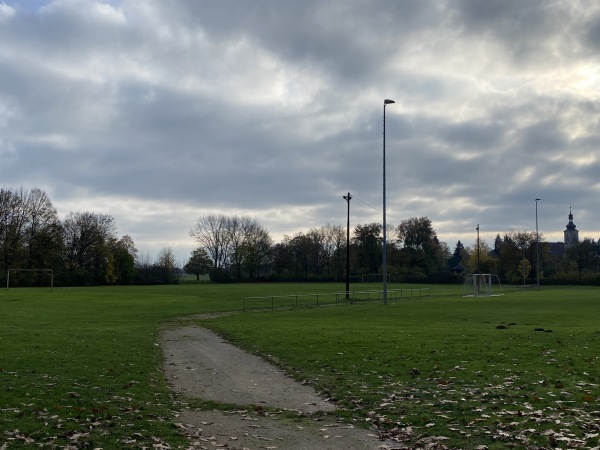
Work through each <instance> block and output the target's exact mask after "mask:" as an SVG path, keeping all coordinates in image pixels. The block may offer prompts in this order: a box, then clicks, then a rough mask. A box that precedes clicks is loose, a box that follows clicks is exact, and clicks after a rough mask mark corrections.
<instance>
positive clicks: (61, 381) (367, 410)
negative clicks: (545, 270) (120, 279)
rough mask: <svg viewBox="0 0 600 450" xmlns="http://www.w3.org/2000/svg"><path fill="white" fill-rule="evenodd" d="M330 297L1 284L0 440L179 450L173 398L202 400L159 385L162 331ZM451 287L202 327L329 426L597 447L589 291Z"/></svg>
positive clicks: (198, 287) (279, 290) (412, 436)
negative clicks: (279, 369)
mask: <svg viewBox="0 0 600 450" xmlns="http://www.w3.org/2000/svg"><path fill="white" fill-rule="evenodd" d="M373 287H374V288H378V286H373ZM390 288H400V286H390ZM360 289H364V287H363V286H362V285H361V286H360ZM340 290H343V285H337V284H336V285H333V284H262V285H225V286H216V285H211V284H183V285H178V286H158V287H111V288H69V289H67V288H64V289H55V290H54V292H50V290H49V289H10V290H3V291H2V292H0V448H3V446H5V447H4V448H7V449H12V448H20V447H23V448H39V447H42V448H43V447H47V448H68V447H67V446H71V448H104V449H112V448H115V449H116V448H127V447H129V448H142V447H148V448H152V447H153V446H155V448H167V446H169V447H170V448H187V443H186V441H185V438H184V437H183V436H182V435H181V434H180V431H179V429H178V428H177V427H176V426H175V425H174V423H175V421H176V419H175V418H174V416H173V412H174V411H176V410H177V409H178V408H179V407H180V402H187V403H188V404H190V405H193V406H196V407H200V408H201V407H207V406H206V405H204V404H203V403H202V402H193V401H190V400H189V399H184V398H176V397H173V396H172V395H171V393H170V392H169V389H168V387H167V385H166V383H165V380H164V377H163V374H162V371H161V353H160V347H159V346H158V332H159V329H160V327H161V326H174V325H176V324H177V322H178V321H179V320H180V318H181V317H184V316H190V315H194V314H198V313H206V312H222V311H240V310H241V308H242V305H243V299H244V298H246V297H253V296H254V297H258V296H272V295H282V296H283V295H291V294H301V293H311V294H314V293H328V292H335V291H340ZM461 292H462V288H461V287H452V288H447V287H439V286H431V293H432V294H434V295H432V296H431V297H415V298H403V299H401V300H391V301H390V302H389V303H388V305H382V304H381V303H379V302H368V303H353V304H341V305H338V306H322V307H318V308H317V307H313V308H299V309H292V310H275V311H270V310H268V311H247V312H244V313H240V314H233V315H229V316H223V317H220V318H218V319H212V320H210V321H202V324H203V325H205V326H208V327H210V328H212V329H214V330H216V331H218V332H220V333H222V334H224V335H226V336H227V338H228V339H230V340H231V341H233V342H234V343H236V344H238V345H240V346H241V347H244V348H247V349H249V350H251V351H253V352H256V353H259V354H262V355H264V356H266V357H268V358H269V359H271V360H273V361H276V362H277V363H278V364H280V365H281V366H283V367H285V368H286V370H287V371H288V372H289V373H290V374H292V375H293V376H295V377H296V378H298V379H300V380H307V381H308V382H310V383H311V384H312V385H313V386H315V388H316V389H317V390H319V391H320V392H322V393H323V395H326V396H328V397H330V398H332V399H334V400H335V401H336V402H337V404H338V405H340V406H342V409H341V410H340V412H338V413H336V414H337V415H339V417H340V418H341V419H344V420H348V421H353V422H354V423H357V424H360V425H364V426H369V425H371V426H377V427H379V428H381V429H382V430H387V432H388V433H389V435H390V436H393V437H394V438H395V439H397V440H399V441H402V442H404V443H410V445H413V446H415V447H416V446H418V445H423V446H424V445H427V444H431V443H433V442H439V443H441V444H443V445H445V446H447V447H448V448H476V447H477V446H478V445H481V446H486V448H489V449H494V448H497V449H501V448H509V447H512V448H593V447H597V446H598V445H599V444H598V442H599V433H600V404H599V400H600V387H599V384H600V361H599V360H600V351H599V348H600V346H599V343H600V290H599V289H597V288H568V289H552V290H542V291H539V292H538V291H529V292H510V293H508V294H507V295H505V296H502V297H493V298H478V299H473V298H462V297H460V295H459V294H460V293H461ZM436 294H442V295H436ZM190 320H198V321H200V320H199V319H190ZM188 323H189V321H188ZM212 406H214V405H211V407H212ZM161 446H163V447H161ZM481 448H484V447H481Z"/></svg>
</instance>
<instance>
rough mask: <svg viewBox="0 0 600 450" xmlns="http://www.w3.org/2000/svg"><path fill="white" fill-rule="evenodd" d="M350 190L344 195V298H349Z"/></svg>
mask: <svg viewBox="0 0 600 450" xmlns="http://www.w3.org/2000/svg"><path fill="white" fill-rule="evenodd" d="M351 199H352V196H351V195H350V192H348V195H344V200H346V201H347V202H348V222H347V224H346V298H347V299H348V298H350V200H351Z"/></svg>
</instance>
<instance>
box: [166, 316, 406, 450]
mask: <svg viewBox="0 0 600 450" xmlns="http://www.w3.org/2000/svg"><path fill="white" fill-rule="evenodd" d="M161 338H162V339H161V340H162V346H163V352H164V357H165V372H166V376H167V378H168V380H169V382H170V383H171V385H172V388H173V390H174V391H175V392H178V393H180V394H182V395H184V396H187V397H191V398H200V399H204V400H212V401H215V402H219V403H230V404H237V405H240V406H241V407H247V406H249V405H253V407H254V408H250V409H248V408H245V409H241V410H239V411H234V412H223V411H195V410H185V411H181V412H180V413H179V420H180V422H181V423H180V424H179V426H180V428H181V429H182V430H183V432H184V433H185V434H186V435H187V436H188V437H189V438H190V442H191V445H192V447H190V448H199V449H203V448H215V446H216V447H217V448H219V447H220V448H227V449H245V450H255V449H293V450H309V449H310V450H312V449H316V448H318V449H323V450H342V449H343V450H347V449H356V450H371V449H378V450H381V449H392V448H394V449H396V448H402V447H398V446H397V445H398V444H397V443H396V444H395V445H396V446H394V444H392V443H390V442H388V443H386V442H383V441H380V440H379V439H378V438H377V436H376V435H375V434H374V433H373V432H369V431H367V430H364V429H362V428H356V427H354V426H352V425H347V424H341V423H336V422H335V421H334V420H332V419H325V420H319V421H316V420H314V419H313V418H311V416H310V414H312V413H315V412H317V411H323V412H331V411H334V410H335V405H333V404H331V403H329V402H327V401H325V400H323V399H322V398H320V397H319V396H318V394H317V393H316V392H315V391H314V389H312V388H311V387H310V386H307V385H303V384H301V383H298V382H297V381H295V380H293V379H292V378H290V377H289V376H287V375H286V374H285V373H283V372H282V371H281V370H280V369H279V368H277V367H275V366H274V365H272V364H270V363H268V362H266V361H264V360H263V359H261V358H259V357H258V356H255V355H252V354H249V353H247V352H245V351H243V350H241V349H239V348H237V347H235V346H233V345H231V344H229V343H228V342H226V341H225V340H224V339H223V338H221V337H220V336H218V335H216V334H215V333H213V332H212V331H210V330H208V329H206V328H202V327H195V326H185V327H182V328H177V329H169V330H164V331H163V333H162V335H161ZM260 406H268V407H273V408H278V409H286V410H292V411H298V413H299V417H298V421H294V422H291V421H289V420H280V418H279V417H278V415H277V414H271V415H266V416H265V415H264V414H257V413H256V412H255V411H254V409H258V410H259V411H260ZM257 407H258V408H257ZM248 410H249V411H250V412H248ZM306 414H308V416H306Z"/></svg>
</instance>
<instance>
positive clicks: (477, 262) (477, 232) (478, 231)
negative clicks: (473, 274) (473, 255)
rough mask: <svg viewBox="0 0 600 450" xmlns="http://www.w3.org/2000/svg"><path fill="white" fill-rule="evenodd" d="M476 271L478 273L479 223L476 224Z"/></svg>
mask: <svg viewBox="0 0 600 450" xmlns="http://www.w3.org/2000/svg"><path fill="white" fill-rule="evenodd" d="M475 229H476V230H477V273H479V224H477V228H475Z"/></svg>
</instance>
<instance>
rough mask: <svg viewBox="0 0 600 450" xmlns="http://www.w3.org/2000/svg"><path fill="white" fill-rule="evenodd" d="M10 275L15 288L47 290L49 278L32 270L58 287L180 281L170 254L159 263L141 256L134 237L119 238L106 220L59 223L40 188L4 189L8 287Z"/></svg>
mask: <svg viewBox="0 0 600 450" xmlns="http://www.w3.org/2000/svg"><path fill="white" fill-rule="evenodd" d="M9 269H13V272H12V273H11V275H10V279H11V280H12V281H11V284H14V285H28V286H30V285H33V286H35V285H48V275H47V273H45V272H36V271H34V270H33V269H52V270H53V273H54V283H55V285H58V286H75V285H77V286H81V285H105V284H131V283H171V282H175V281H176V279H177V276H178V275H177V271H176V270H175V257H174V255H173V252H172V250H171V249H170V248H164V249H163V250H162V251H161V252H160V254H159V255H158V257H157V259H156V261H151V260H150V258H149V256H145V255H138V251H137V249H136V248H135V244H134V241H133V239H132V238H131V237H130V236H127V235H126V236H122V237H118V235H117V227H116V223H115V220H114V218H113V217H112V216H110V215H108V214H101V213H95V212H90V211H77V212H73V211H72V212H70V213H69V214H68V215H67V216H66V217H65V219H64V220H60V219H59V217H58V214H57V211H56V208H55V207H54V206H53V204H52V201H51V200H50V198H49V197H48V196H47V195H46V193H45V192H44V191H42V190H41V189H38V188H34V189H31V190H29V191H27V190H24V189H22V188H21V189H7V188H0V280H1V281H2V282H3V283H4V284H5V283H6V277H7V272H8V270H9ZM16 269H19V270H16ZM23 269H26V270H23Z"/></svg>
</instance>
